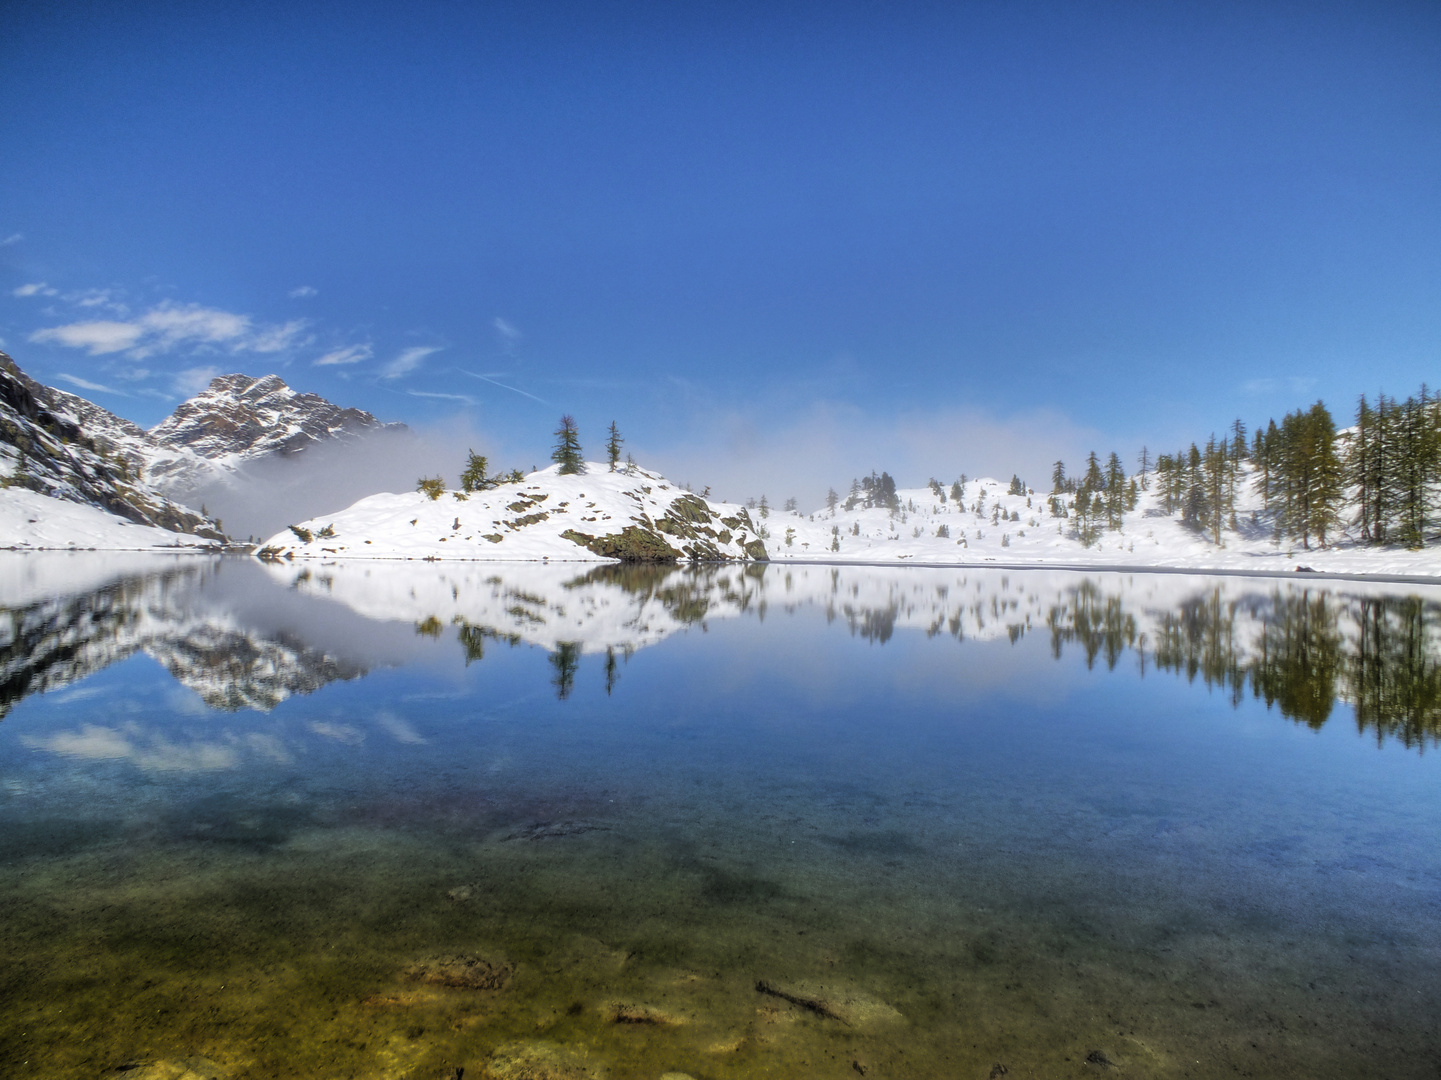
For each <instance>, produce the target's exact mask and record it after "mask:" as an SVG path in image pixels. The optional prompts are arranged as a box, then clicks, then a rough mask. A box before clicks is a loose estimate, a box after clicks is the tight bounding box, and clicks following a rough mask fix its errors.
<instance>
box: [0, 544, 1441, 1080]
mask: <svg viewBox="0 0 1441 1080" xmlns="http://www.w3.org/2000/svg"><path fill="white" fill-rule="evenodd" d="M6 558H7V561H6V564H5V565H4V566H3V567H0V575H3V576H0V580H3V581H5V582H6V583H7V584H6V586H5V596H4V597H3V602H0V609H3V613H4V616H5V618H4V620H0V626H4V627H6V628H7V629H6V630H5V631H4V632H5V633H6V634H7V635H8V637H6V638H5V639H4V640H3V641H0V663H3V668H0V677H3V682H0V709H3V710H5V711H4V718H3V722H0V778H3V784H0V925H3V927H4V933H3V934H0V1074H3V1075H5V1076H7V1077H8V1076H15V1077H96V1076H115V1077H124V1078H128V1080H159V1078H167V1080H170V1078H175V1080H180V1078H185V1080H189V1078H192V1077H194V1078H206V1077H214V1078H217V1080H242V1078H252V1077H255V1078H259V1077H308V1078H309V1077H314V1078H331V1077H335V1078H341V1077H355V1078H397V1080H399V1078H407V1080H408V1078H422V1080H439V1078H441V1077H447V1078H451V1080H454V1078H456V1077H461V1078H462V1080H467V1078H468V1080H476V1078H482V1077H495V1078H499V1080H519V1078H529V1080H541V1078H547V1077H554V1078H599V1077H609V1078H612V1080H622V1078H630V1077H648V1078H660V1077H663V1076H667V1075H668V1074H669V1077H670V1080H676V1078H677V1077H678V1076H689V1077H693V1078H695V1080H703V1078H711V1077H715V1078H720V1077H750V1076H756V1077H790V1076H816V1077H835V1078H842V1077H856V1076H858V1075H860V1076H866V1077H966V1078H968V1077H984V1078H989V1080H995V1078H996V1077H1001V1076H1006V1077H1065V1076H1077V1077H1080V1076H1093V1075H1103V1074H1104V1075H1115V1076H1120V1077H1125V1076H1138V1077H1139V1076H1146V1077H1173V1076H1174V1077H1211V1076H1236V1075H1242V1076H1245V1075H1249V1076H1257V1077H1268V1076H1295V1077H1329V1076H1336V1077H1350V1076H1354V1077H1370V1076H1389V1077H1413V1076H1414V1077H1436V1076H1437V1075H1441V1019H1438V1018H1441V918H1438V916H1441V844H1438V842H1437V841H1438V838H1441V793H1438V792H1441V789H1438V781H1441V766H1438V761H1437V758H1438V755H1437V754H1436V752H1435V751H1436V739H1437V735H1438V733H1441V588H1438V587H1434V586H1424V585H1399V584H1386V583H1379V582H1347V581H1326V580H1320V579H1315V578H1302V579H1298V580H1291V579H1282V578H1274V579H1272V578H1240V577H1230V578H1227V577H1199V576H1196V577H1193V576H1186V575H1146V574H1105V573H1090V574H1086V573H1067V572H1060V571H1055V572H1050V571H1023V572H1022V571H1011V572H1003V571H999V570H985V569H982V570H977V569H970V570H965V569H953V570H939V569H934V570H927V569H923V568H904V569H899V570H884V569H877V568H873V567H872V568H867V567H825V566H806V567H801V568H787V567H781V566H771V567H748V568H747V567H740V566H718V567H702V568H693V569H676V570H642V569H629V570H627V569H622V568H618V567H602V568H599V569H596V568H588V567H575V566H572V567H565V566H533V567H527V566H507V567H503V568H501V567H494V566H489V567H488V566H485V565H484V564H444V563H442V564H405V563H396V564H375V565H371V566H358V565H356V564H334V565H330V566H321V565H311V566H309V567H303V566H301V565H299V564H293V565H282V566H262V565H260V564H258V563H255V562H252V561H248V560H243V559H201V558H194V557H191V558H177V559H173V560H169V559H157V558H153V557H152V558H150V559H148V560H146V559H139V558H136V559H131V560H129V561H125V562H123V563H122V562H120V561H118V560H116V559H115V558H114V557H105V556H100V555H89V556H84V555H53V556H38V555H14V556H7V557H6Z"/></svg>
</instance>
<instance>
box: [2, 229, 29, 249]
mask: <svg viewBox="0 0 1441 1080" xmlns="http://www.w3.org/2000/svg"><path fill="white" fill-rule="evenodd" d="M24 239H25V234H24V233H18V232H17V233H11V234H10V235H9V236H7V237H6V238H5V239H4V240H0V247H9V246H10V245H11V244H18V243H20V241H21V240H24Z"/></svg>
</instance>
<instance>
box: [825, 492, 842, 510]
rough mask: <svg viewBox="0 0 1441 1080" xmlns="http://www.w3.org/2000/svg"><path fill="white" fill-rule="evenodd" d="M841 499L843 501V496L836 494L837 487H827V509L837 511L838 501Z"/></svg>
mask: <svg viewBox="0 0 1441 1080" xmlns="http://www.w3.org/2000/svg"><path fill="white" fill-rule="evenodd" d="M840 501H841V497H840V496H839V495H837V494H836V489H835V488H827V489H826V509H827V510H829V511H830V512H831V513H835V511H836V503H838V502H840Z"/></svg>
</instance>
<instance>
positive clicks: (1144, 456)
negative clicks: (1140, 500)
mask: <svg viewBox="0 0 1441 1080" xmlns="http://www.w3.org/2000/svg"><path fill="white" fill-rule="evenodd" d="M1137 464H1138V465H1139V466H1140V469H1141V490H1142V491H1149V490H1151V482H1150V481H1149V480H1148V479H1147V477H1148V476H1149V474H1150V472H1151V469H1152V468H1153V467H1154V466H1153V464H1152V462H1151V451H1150V450H1148V449H1147V448H1146V447H1144V446H1143V447H1141V457H1140V460H1139V461H1138V462H1137Z"/></svg>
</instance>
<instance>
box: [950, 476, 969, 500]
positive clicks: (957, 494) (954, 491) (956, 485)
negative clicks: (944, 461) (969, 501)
mask: <svg viewBox="0 0 1441 1080" xmlns="http://www.w3.org/2000/svg"><path fill="white" fill-rule="evenodd" d="M965 497H966V493H965V492H964V491H962V490H961V482H960V481H959V480H956V481H953V482H952V483H951V502H953V503H955V504H956V505H957V506H959V505H960V504H961V502H962V500H964V499H965Z"/></svg>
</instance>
